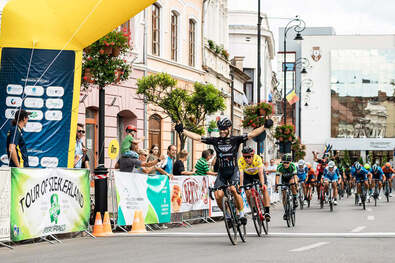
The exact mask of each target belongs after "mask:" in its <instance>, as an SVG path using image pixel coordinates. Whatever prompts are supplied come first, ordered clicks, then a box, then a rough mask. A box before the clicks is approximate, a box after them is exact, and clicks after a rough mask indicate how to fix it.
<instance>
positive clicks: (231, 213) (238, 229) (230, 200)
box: [209, 183, 247, 245]
mask: <svg viewBox="0 0 395 263" xmlns="http://www.w3.org/2000/svg"><path fill="white" fill-rule="evenodd" d="M231 186H234V187H236V191H237V192H238V194H240V192H239V189H238V185H236V184H234V183H231V184H227V185H224V186H220V187H217V188H213V187H209V193H210V198H211V200H214V197H213V195H212V193H213V192H215V191H219V190H220V191H223V192H224V197H223V198H222V209H223V211H222V212H223V214H224V222H225V227H226V232H227V233H228V237H229V239H230V242H231V243H232V245H236V244H237V233H239V236H240V238H241V240H242V241H243V242H246V236H247V230H246V226H245V225H243V224H242V223H241V222H240V218H239V215H238V213H237V209H236V201H235V198H234V196H233V194H232V192H231V191H230V187H231Z"/></svg>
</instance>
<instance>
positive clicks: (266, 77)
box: [228, 10, 276, 160]
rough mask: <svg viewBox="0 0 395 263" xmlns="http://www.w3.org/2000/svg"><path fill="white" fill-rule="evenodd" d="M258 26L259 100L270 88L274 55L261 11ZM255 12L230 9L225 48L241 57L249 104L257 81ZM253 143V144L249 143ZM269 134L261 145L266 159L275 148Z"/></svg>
mask: <svg viewBox="0 0 395 263" xmlns="http://www.w3.org/2000/svg"><path fill="white" fill-rule="evenodd" d="M262 17H263V19H262V29H261V101H264V100H266V101H267V100H268V98H269V94H270V93H271V91H272V90H273V85H272V76H273V71H272V63H271V62H272V60H273V58H274V56H275V50H274V39H273V33H272V32H271V31H270V28H269V23H268V20H267V17H266V15H264V14H262ZM257 20H258V14H257V12H252V11H236V10H230V11H229V13H228V21H229V22H228V24H229V51H230V55H231V57H244V61H243V63H244V72H245V73H246V74H247V75H249V77H250V80H249V81H248V82H247V83H246V84H245V85H244V94H245V95H246V98H247V101H248V103H249V104H253V103H257V102H258V84H257V76H258V74H257V45H258V43H257V42H258V37H257ZM253 144H255V143H253ZM275 148H276V146H275V145H274V139H273V136H272V134H268V135H267V139H266V141H265V145H264V154H265V157H266V160H268V159H270V158H274V157H275V154H276V151H275Z"/></svg>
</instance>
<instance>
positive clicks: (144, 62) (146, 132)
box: [143, 8, 148, 149]
mask: <svg viewBox="0 0 395 263" xmlns="http://www.w3.org/2000/svg"><path fill="white" fill-rule="evenodd" d="M143 64H144V77H145V76H147V8H146V9H144V39H143ZM147 111H148V105H147V101H146V99H145V97H144V149H147V148H148V112H147Z"/></svg>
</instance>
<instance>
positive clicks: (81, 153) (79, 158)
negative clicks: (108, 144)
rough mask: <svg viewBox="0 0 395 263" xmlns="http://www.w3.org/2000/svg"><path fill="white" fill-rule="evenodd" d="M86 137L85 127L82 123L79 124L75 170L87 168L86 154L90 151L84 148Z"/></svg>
mask: <svg viewBox="0 0 395 263" xmlns="http://www.w3.org/2000/svg"><path fill="white" fill-rule="evenodd" d="M84 135H85V130H84V125H83V124H81V123H77V134H76V143H75V154H74V168H82V167H83V166H85V162H86V152H87V151H88V149H87V148H86V147H85V146H84V143H83V142H82V137H84ZM88 160H89V159H88ZM83 164H84V165H83ZM85 168H86V167H85ZM87 168H89V166H88V167H87Z"/></svg>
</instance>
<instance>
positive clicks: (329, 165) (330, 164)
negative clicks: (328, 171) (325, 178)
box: [328, 161, 336, 168]
mask: <svg viewBox="0 0 395 263" xmlns="http://www.w3.org/2000/svg"><path fill="white" fill-rule="evenodd" d="M335 166H336V165H335V162H334V161H330V162H329V163H328V167H329V168H334V167H335Z"/></svg>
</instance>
